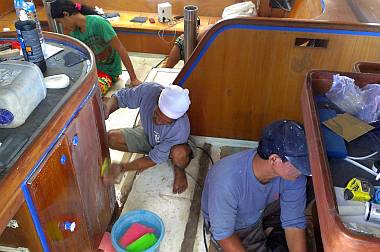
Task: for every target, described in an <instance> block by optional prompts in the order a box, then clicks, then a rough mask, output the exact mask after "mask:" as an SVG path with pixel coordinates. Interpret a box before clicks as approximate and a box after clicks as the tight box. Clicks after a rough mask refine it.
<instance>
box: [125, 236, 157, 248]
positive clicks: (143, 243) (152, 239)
mask: <svg viewBox="0 0 380 252" xmlns="http://www.w3.org/2000/svg"><path fill="white" fill-rule="evenodd" d="M156 242H157V238H156V236H155V235H154V234H145V235H143V236H141V237H140V238H139V239H137V240H136V241H134V242H132V243H131V244H129V245H128V246H127V247H126V249H127V251H128V252H141V251H145V250H147V249H148V248H150V247H152V246H153V245H154V244H155V243H156Z"/></svg>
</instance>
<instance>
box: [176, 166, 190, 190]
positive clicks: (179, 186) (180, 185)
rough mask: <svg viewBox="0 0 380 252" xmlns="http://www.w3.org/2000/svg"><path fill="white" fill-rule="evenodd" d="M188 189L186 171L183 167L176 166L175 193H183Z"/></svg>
mask: <svg viewBox="0 0 380 252" xmlns="http://www.w3.org/2000/svg"><path fill="white" fill-rule="evenodd" d="M186 189H187V178H186V173H185V171H184V170H182V169H178V168H174V183H173V193H178V194H180V193H183V192H184V191H186Z"/></svg>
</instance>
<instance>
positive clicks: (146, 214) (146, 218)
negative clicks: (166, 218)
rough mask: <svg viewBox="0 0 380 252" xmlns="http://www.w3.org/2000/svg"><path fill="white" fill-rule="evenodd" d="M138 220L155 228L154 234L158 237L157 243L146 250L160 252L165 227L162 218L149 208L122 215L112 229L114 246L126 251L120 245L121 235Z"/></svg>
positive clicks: (119, 250)
mask: <svg viewBox="0 0 380 252" xmlns="http://www.w3.org/2000/svg"><path fill="white" fill-rule="evenodd" d="M136 222H137V223H140V224H143V225H145V226H147V227H151V228H154V230H155V233H154V234H155V235H156V237H157V238H158V239H157V243H156V244H154V245H153V246H152V247H150V248H149V249H147V250H145V251H146V252H154V251H155V252H158V251H159V249H160V243H161V241H162V239H163V238H164V234H165V227H164V223H163V222H162V220H161V218H160V217H159V216H158V215H157V214H155V213H153V212H151V211H148V210H133V211H129V212H128V213H126V214H125V215H123V216H121V217H120V218H119V219H118V220H117V221H116V223H115V224H114V225H113V227H112V230H111V239H112V246H113V247H114V248H115V249H116V251H117V252H125V251H126V250H125V248H123V247H121V246H119V244H118V241H119V240H120V238H121V236H122V235H123V234H124V233H125V232H126V231H127V229H128V228H129V227H130V226H131V225H132V224H133V223H136Z"/></svg>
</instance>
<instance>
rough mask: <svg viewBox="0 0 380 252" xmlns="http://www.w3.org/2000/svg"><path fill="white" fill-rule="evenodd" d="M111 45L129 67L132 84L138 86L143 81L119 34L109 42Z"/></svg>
mask: <svg viewBox="0 0 380 252" xmlns="http://www.w3.org/2000/svg"><path fill="white" fill-rule="evenodd" d="M109 45H110V46H111V47H112V48H114V49H115V50H116V51H117V52H118V53H119V54H120V57H121V61H122V62H123V64H124V66H125V67H126V68H127V71H128V73H129V76H130V77H131V85H132V86H137V85H138V84H140V83H141V81H139V80H138V79H137V77H136V74H135V70H134V69H133V65H132V62H131V59H130V58H129V56H128V51H127V49H125V47H124V46H123V44H122V43H121V41H120V39H119V38H118V37H117V36H115V37H113V39H111V41H110V42H109Z"/></svg>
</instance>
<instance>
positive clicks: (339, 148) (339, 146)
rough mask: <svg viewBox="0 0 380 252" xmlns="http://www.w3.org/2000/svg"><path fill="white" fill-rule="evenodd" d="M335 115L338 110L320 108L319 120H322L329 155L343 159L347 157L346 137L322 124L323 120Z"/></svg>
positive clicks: (323, 134)
mask: <svg viewBox="0 0 380 252" xmlns="http://www.w3.org/2000/svg"><path fill="white" fill-rule="evenodd" d="M335 116H336V112H335V110H333V109H319V120H320V122H321V130H322V136H323V140H324V142H325V147H326V152H327V156H328V157H331V158H339V159H341V158H345V157H347V148H346V143H345V142H344V139H343V138H342V137H341V136H339V135H338V134H336V133H335V132H333V131H332V130H330V129H329V128H327V127H326V126H325V125H323V124H322V122H324V121H327V120H329V119H331V118H333V117H335Z"/></svg>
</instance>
